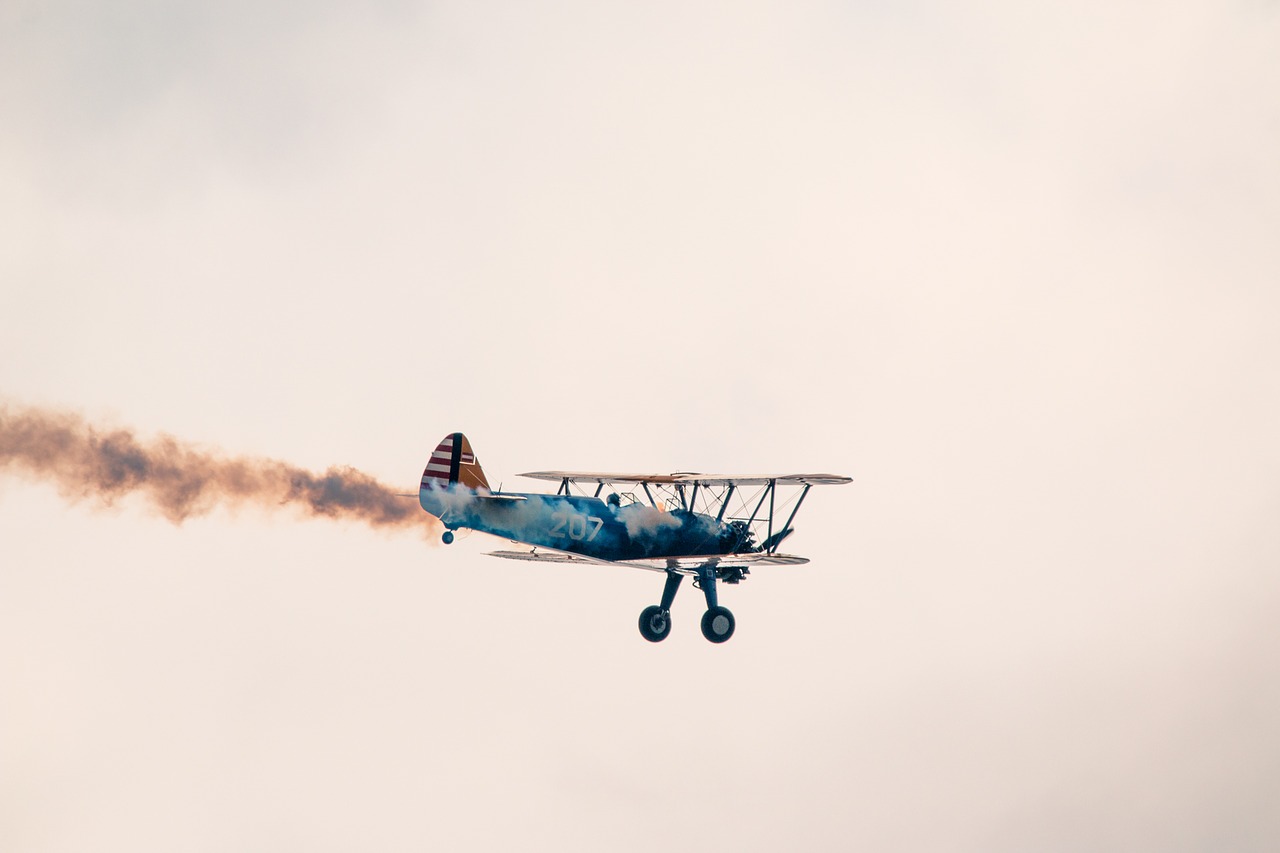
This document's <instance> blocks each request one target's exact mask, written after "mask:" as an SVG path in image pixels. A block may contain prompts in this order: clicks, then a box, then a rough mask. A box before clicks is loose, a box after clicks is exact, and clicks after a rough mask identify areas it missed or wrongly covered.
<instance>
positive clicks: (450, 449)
mask: <svg viewBox="0 0 1280 853" xmlns="http://www.w3.org/2000/svg"><path fill="white" fill-rule="evenodd" d="M453 483H459V484H461V485H463V486H466V487H467V488H469V489H488V488H489V481H488V480H487V479H485V476H484V471H483V470H482V469H481V468H480V463H479V462H478V461H477V460H476V455H475V453H474V452H473V451H472V450H471V443H470V442H469V441H467V437H466V436H465V435H463V434H462V433H460V432H455V433H451V434H450V435H447V436H445V438H444V441H442V442H440V444H438V445H437V446H436V449H435V451H434V452H433V453H432V454H431V458H430V459H429V460H428V461H427V469H426V470H425V471H423V472H422V488H424V489H427V488H431V487H432V486H434V487H436V488H440V489H442V488H445V487H446V486H449V485H452V484H453Z"/></svg>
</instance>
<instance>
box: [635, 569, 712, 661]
mask: <svg viewBox="0 0 1280 853" xmlns="http://www.w3.org/2000/svg"><path fill="white" fill-rule="evenodd" d="M682 580H684V575H682V574H680V573H679V572H674V571H668V572H667V584H666V586H664V587H663V588H662V603H661V604H651V605H649V606H648V607H646V608H645V609H644V610H643V611H641V613H640V636H642V637H644V638H645V639H646V640H648V641H649V642H651V643H660V642H662V641H663V640H665V639H666V638H667V635H668V634H670V633H671V603H672V602H673V601H675V598H676V590H678V589H680V581H682ZM694 584H695V586H697V588H698V589H700V590H702V594H703V596H705V597H706V599H707V612H706V613H704V614H702V636H704V637H706V638H707V639H708V640H710V641H711V642H713V643H723V642H724V641H725V640H727V639H729V638H730V637H732V636H733V629H734V627H735V622H734V618H733V614H732V613H731V612H729V608H727V607H721V606H720V603H719V602H718V601H717V600H716V567H715V566H714V565H706V566H700V567H699V568H698V577H697V578H696V580H695V581H694Z"/></svg>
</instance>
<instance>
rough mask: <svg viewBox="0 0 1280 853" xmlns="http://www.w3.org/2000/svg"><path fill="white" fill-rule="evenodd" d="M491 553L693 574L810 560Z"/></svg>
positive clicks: (512, 557)
mask: <svg viewBox="0 0 1280 853" xmlns="http://www.w3.org/2000/svg"><path fill="white" fill-rule="evenodd" d="M488 555H489V556H490V557H502V558H503V559H506V560H532V561H535V562H540V563H593V564H595V565H604V566H629V567H630V568H633V569H646V570H648V571H651V572H678V573H680V574H684V575H696V574H698V569H700V568H703V567H704V566H723V567H725V568H732V567H734V566H761V565H763V566H799V565H802V564H804V563H807V562H809V559H808V558H807V557H796V556H793V555H791V554H707V555H705V556H693V557H645V558H642V559H639V560H601V559H597V558H595V557H584V556H583V555H581V554H570V553H568V552H567V551H555V550H548V549H539V548H535V549H534V550H532V551H490V552H488Z"/></svg>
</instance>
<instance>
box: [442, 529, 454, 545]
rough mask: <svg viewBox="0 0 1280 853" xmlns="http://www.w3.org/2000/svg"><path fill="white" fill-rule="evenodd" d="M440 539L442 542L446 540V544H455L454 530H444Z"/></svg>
mask: <svg viewBox="0 0 1280 853" xmlns="http://www.w3.org/2000/svg"><path fill="white" fill-rule="evenodd" d="M440 540H441V541H442V542H444V544H446V545H452V544H453V531H452V530H446V531H445V532H444V535H442V536H441V537H440Z"/></svg>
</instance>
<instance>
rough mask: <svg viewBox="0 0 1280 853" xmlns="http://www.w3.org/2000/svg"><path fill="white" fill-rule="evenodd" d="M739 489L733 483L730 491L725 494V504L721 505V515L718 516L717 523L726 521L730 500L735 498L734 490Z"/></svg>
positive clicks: (730, 485)
mask: <svg viewBox="0 0 1280 853" xmlns="http://www.w3.org/2000/svg"><path fill="white" fill-rule="evenodd" d="M735 488H737V487H736V486H735V485H734V484H733V483H730V484H729V491H727V492H725V493H724V503H722V504H720V514H719V515H717V516H716V521H723V520H724V512H725V510H727V509H728V508H729V498H731V497H733V490H734V489H735Z"/></svg>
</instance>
